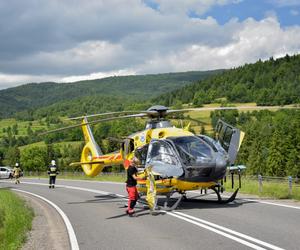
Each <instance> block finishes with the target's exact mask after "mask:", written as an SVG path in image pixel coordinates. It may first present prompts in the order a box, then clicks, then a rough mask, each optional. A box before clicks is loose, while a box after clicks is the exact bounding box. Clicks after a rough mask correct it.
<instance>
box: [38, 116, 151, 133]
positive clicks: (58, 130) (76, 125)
mask: <svg viewBox="0 0 300 250" xmlns="http://www.w3.org/2000/svg"><path fill="white" fill-rule="evenodd" d="M145 116H147V114H144V113H141V114H134V115H124V116H118V117H109V118H104V119H99V120H95V121H91V122H83V123H81V124H75V125H71V126H67V127H63V128H58V129H54V130H49V131H46V132H43V133H40V134H39V135H46V134H50V133H55V132H60V131H64V130H68V129H72V128H77V127H81V126H84V125H92V124H96V123H100V122H107V121H113V120H117V119H126V118H138V117H145Z"/></svg>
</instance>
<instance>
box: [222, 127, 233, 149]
mask: <svg viewBox="0 0 300 250" xmlns="http://www.w3.org/2000/svg"><path fill="white" fill-rule="evenodd" d="M232 134H233V129H232V128H230V127H227V128H226V130H225V132H224V137H223V147H224V148H225V150H228V147H229V144H230V140H231V137H232Z"/></svg>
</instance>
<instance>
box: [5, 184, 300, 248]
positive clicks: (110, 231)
mask: <svg viewBox="0 0 300 250" xmlns="http://www.w3.org/2000/svg"><path fill="white" fill-rule="evenodd" d="M47 181H48V180H46V179H40V180H38V179H25V178H24V179H21V184H20V185H15V184H13V183H12V182H10V181H7V180H0V187H2V188H3V187H8V188H15V189H20V190H24V191H27V192H31V193H34V194H37V195H39V196H41V197H44V198H46V199H48V200H50V201H51V202H53V203H54V204H56V205H57V206H58V207H59V208H60V209H61V210H62V211H63V212H64V213H65V215H66V216H67V217H68V218H69V220H70V222H71V224H72V227H73V229H74V232H75V235H76V238H77V241H78V245H79V248H80V249H206V250H207V249H300V204H299V203H293V202H291V201H270V200H259V201H254V200H249V197H248V199H244V198H242V197H241V196H238V198H237V199H236V200H235V201H234V202H232V203H230V204H224V205H220V204H216V203H214V202H205V201H203V200H202V201H201V200H199V199H198V198H196V199H193V200H192V201H189V202H182V203H181V204H180V206H179V207H178V208H177V209H176V210H175V211H173V212H163V211H162V212H161V213H158V214H156V215H151V214H149V211H148V210H145V209H143V208H142V206H141V205H139V208H138V209H137V217H128V216H127V215H125V213H124V211H125V208H124V204H126V203H127V201H126V192H125V185H124V184H120V183H107V182H94V181H73V180H72V181H71V180H60V179H58V180H57V187H56V188H55V189H49V188H48V185H47ZM192 196H197V193H196V192H191V193H189V194H188V197H192ZM207 198H209V197H207ZM37 199H38V198H37ZM202 199H203V198H202Z"/></svg>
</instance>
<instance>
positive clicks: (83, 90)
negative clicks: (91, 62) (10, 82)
mask: <svg viewBox="0 0 300 250" xmlns="http://www.w3.org/2000/svg"><path fill="white" fill-rule="evenodd" d="M220 72H222V70H212V71H190V72H180V73H166V74H150V75H136V76H135V75H134V76H114V77H108V78H102V79H96V80H87V81H79V82H74V83H55V82H45V83H30V84H25V85H21V86H18V87H14V88H9V89H4V90H0V117H9V116H12V115H14V113H15V112H20V111H25V110H28V109H31V110H32V109H36V108H41V107H46V106H49V105H52V104H55V103H58V102H62V101H66V100H72V99H78V98H81V97H87V96H95V95H101V96H113V97H124V98H129V99H131V98H132V99H133V100H137V101H142V100H147V99H151V98H153V97H155V96H158V95H160V94H164V93H167V92H169V91H172V90H175V89H177V88H179V87H182V86H184V85H186V84H189V83H192V82H195V81H198V80H199V79H204V78H207V77H209V76H212V75H215V74H218V73H220Z"/></svg>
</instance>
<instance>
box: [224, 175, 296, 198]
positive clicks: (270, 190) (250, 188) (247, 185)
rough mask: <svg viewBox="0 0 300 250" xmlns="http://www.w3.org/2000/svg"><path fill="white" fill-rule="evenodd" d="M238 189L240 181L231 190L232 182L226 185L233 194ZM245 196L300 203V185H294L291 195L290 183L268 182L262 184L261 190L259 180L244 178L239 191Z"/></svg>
mask: <svg viewBox="0 0 300 250" xmlns="http://www.w3.org/2000/svg"><path fill="white" fill-rule="evenodd" d="M237 187H238V180H237V179H236V180H235V187H234V188H233V189H232V188H231V180H229V179H228V181H227V182H226V183H225V189H226V191H229V192H233V191H234V190H235V189H236V188H237ZM239 192H240V193H243V194H253V195H257V196H259V197H268V198H273V199H294V200H298V201H300V185H299V184H295V183H293V184H292V191H291V194H289V185H288V181H286V182H283V181H276V180H272V181H269V180H268V181H266V180H264V181H263V182H262V186H261V190H260V187H259V182H258V180H254V179H250V178H247V177H246V178H245V177H242V187H241V189H240V190H239Z"/></svg>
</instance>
